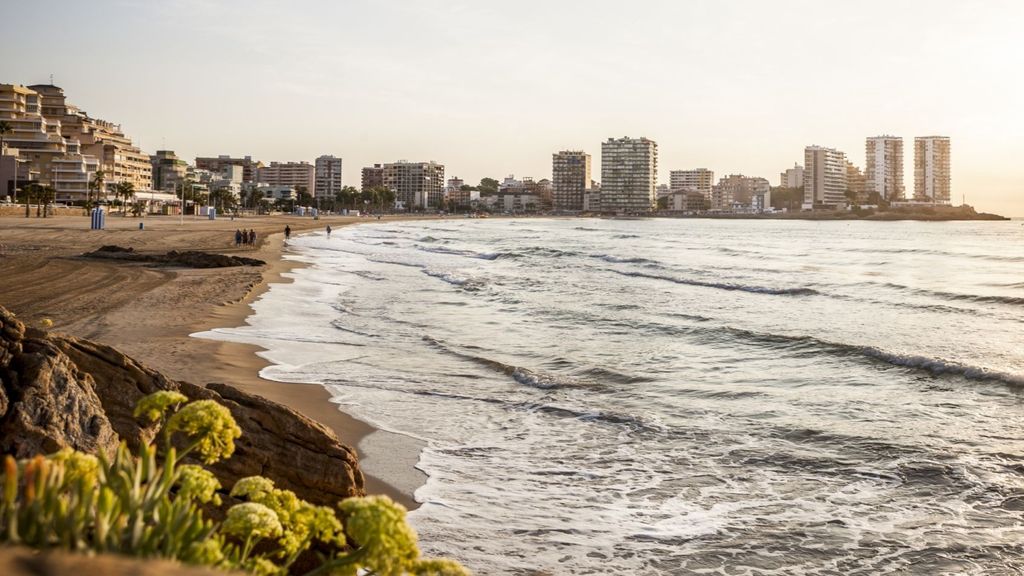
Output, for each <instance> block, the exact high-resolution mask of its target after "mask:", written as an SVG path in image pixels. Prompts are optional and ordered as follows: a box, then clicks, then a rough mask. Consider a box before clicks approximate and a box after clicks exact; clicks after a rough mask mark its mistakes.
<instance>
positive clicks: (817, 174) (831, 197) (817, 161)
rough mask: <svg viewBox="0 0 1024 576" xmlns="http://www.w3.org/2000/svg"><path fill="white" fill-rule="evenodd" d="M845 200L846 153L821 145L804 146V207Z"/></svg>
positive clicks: (833, 204)
mask: <svg viewBox="0 0 1024 576" xmlns="http://www.w3.org/2000/svg"><path fill="white" fill-rule="evenodd" d="M846 201H847V200H846V154H845V153H843V152H840V151H838V150H835V149H832V148H823V147H821V146H808V147H806V148H804V209H807V210H810V209H812V208H815V207H833V206H838V205H841V204H845V203H846Z"/></svg>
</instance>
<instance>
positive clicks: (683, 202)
mask: <svg viewBox="0 0 1024 576" xmlns="http://www.w3.org/2000/svg"><path fill="white" fill-rule="evenodd" d="M666 197H667V201H666V210H671V211H673V212H688V213H694V212H703V211H705V210H707V209H708V204H707V198H706V197H705V196H704V194H703V193H701V192H698V191H696V190H676V191H673V192H669V193H668V195H667V196H666Z"/></svg>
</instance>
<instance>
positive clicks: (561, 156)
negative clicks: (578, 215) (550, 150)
mask: <svg viewBox="0 0 1024 576" xmlns="http://www.w3.org/2000/svg"><path fill="white" fill-rule="evenodd" d="M551 174H552V177H551V202H552V207H553V208H554V209H555V210H567V211H572V212H578V211H582V210H583V196H584V195H585V194H586V192H587V188H588V187H589V186H590V176H591V174H590V154H587V153H585V152H583V151H582V150H563V151H561V152H556V153H555V154H552V155H551Z"/></svg>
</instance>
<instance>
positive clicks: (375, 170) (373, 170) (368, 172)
mask: <svg viewBox="0 0 1024 576" xmlns="http://www.w3.org/2000/svg"><path fill="white" fill-rule="evenodd" d="M360 184H361V186H360V188H359V189H360V190H361V191H363V192H366V191H368V190H371V189H373V188H381V187H383V186H384V166H382V165H380V164H374V165H373V166H366V167H364V168H363V173H362V177H361V178H360Z"/></svg>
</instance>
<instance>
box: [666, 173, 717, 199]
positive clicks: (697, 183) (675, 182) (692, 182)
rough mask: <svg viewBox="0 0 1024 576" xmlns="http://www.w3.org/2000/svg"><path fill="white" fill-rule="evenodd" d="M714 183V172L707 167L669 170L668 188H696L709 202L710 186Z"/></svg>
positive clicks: (674, 189) (675, 189)
mask: <svg viewBox="0 0 1024 576" xmlns="http://www.w3.org/2000/svg"><path fill="white" fill-rule="evenodd" d="M714 185H715V172H714V171H713V170H708V169H707V168H694V169H693V170H673V171H671V172H669V189H670V190H672V191H673V192H675V191H677V190H696V191H697V192H700V193H701V194H703V195H704V199H705V200H707V202H708V203H709V204H710V203H711V188H713V187H714Z"/></svg>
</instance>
